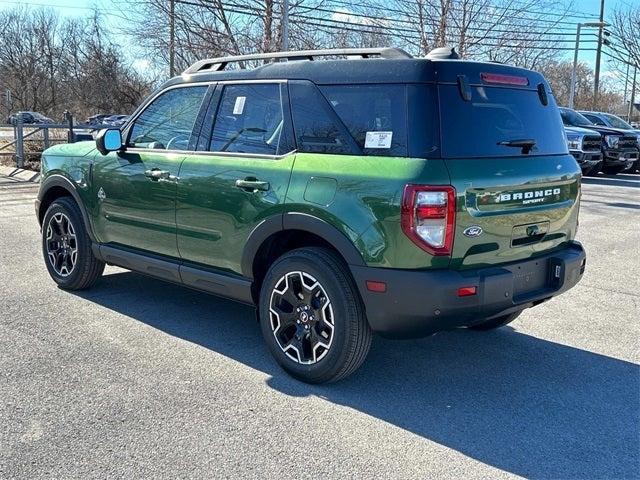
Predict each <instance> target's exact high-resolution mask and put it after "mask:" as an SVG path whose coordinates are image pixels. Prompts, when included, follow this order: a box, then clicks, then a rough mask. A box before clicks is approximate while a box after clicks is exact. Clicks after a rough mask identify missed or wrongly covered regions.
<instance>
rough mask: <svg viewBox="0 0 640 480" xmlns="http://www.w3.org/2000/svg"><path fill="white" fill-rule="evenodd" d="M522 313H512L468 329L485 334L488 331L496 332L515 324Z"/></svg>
mask: <svg viewBox="0 0 640 480" xmlns="http://www.w3.org/2000/svg"><path fill="white" fill-rule="evenodd" d="M521 313H522V310H520V311H519V312H515V313H511V314H509V315H503V316H502V317H497V318H492V319H491V320H487V321H486V322H482V323H478V324H476V325H471V326H469V327H468V328H469V329H470V330H479V331H483V332H484V331H487V330H494V329H496V328H500V327H504V326H505V325H507V324H509V323H511V322H513V321H514V320H515V319H516V318H518V317H519V316H520V314H521Z"/></svg>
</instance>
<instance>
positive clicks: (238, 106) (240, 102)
mask: <svg viewBox="0 0 640 480" xmlns="http://www.w3.org/2000/svg"><path fill="white" fill-rule="evenodd" d="M246 101H247V97H236V103H235V105H234V106H233V114H234V115H242V112H244V102H246Z"/></svg>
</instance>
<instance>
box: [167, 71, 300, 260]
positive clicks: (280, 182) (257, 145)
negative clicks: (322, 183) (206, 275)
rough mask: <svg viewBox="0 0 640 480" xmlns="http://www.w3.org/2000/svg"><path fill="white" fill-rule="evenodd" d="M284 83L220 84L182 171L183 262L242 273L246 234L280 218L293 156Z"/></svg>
mask: <svg viewBox="0 0 640 480" xmlns="http://www.w3.org/2000/svg"><path fill="white" fill-rule="evenodd" d="M288 106H289V101H288V95H287V84H286V82H284V81H282V82H278V81H268V82H261V81H260V82H255V81H252V82H240V83H239V82H229V83H221V84H219V85H218V87H217V89H216V94H215V95H214V98H213V100H212V102H211V105H210V107H209V110H208V112H207V115H206V117H207V119H208V124H207V123H206V121H207V120H205V126H204V127H203V131H202V135H201V138H200V141H199V142H198V151H197V152H195V153H193V154H189V155H187V157H186V158H185V160H184V162H183V163H182V167H181V169H180V174H179V175H180V182H179V184H178V192H177V194H178V195H177V210H176V221H177V228H178V248H179V250H180V255H181V257H182V258H183V259H184V260H186V261H188V262H192V263H198V264H202V265H207V266H212V267H216V268H220V269H224V270H228V271H231V272H235V273H241V259H242V251H243V248H244V245H245V244H246V240H247V238H248V237H249V234H250V233H251V232H252V231H253V229H254V228H255V227H256V226H257V225H258V224H259V223H261V222H262V221H263V220H264V219H266V218H268V217H271V216H274V215H276V216H277V215H279V214H281V213H282V210H283V205H284V202H285V195H286V192H287V187H288V185H289V179H290V176H291V169H292V167H293V161H294V157H295V153H294V147H293V135H292V127H291V120H290V113H289V107H288Z"/></svg>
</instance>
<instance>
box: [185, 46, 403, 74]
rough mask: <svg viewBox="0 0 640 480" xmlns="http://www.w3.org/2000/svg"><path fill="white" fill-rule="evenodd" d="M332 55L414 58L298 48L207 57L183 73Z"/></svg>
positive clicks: (384, 51) (379, 51)
mask: <svg viewBox="0 0 640 480" xmlns="http://www.w3.org/2000/svg"><path fill="white" fill-rule="evenodd" d="M332 56H359V57H361V58H370V57H378V58H389V59H393V58H395V59H397V58H413V57H412V56H411V55H410V54H408V53H407V52H405V51H404V50H402V49H401V48H390V47H387V48H339V49H327V50H298V51H291V52H273V53H256V54H253V55H238V56H234V57H219V58H206V59H204V60H199V61H197V62H196V63H194V64H193V65H191V66H190V67H189V68H187V69H186V70H185V71H184V72H182V74H183V75H189V74H193V73H198V72H203V71H207V70H212V71H214V72H219V71H221V70H224V69H225V68H226V67H227V65H228V64H229V63H237V62H247V61H252V60H277V61H279V60H313V59H314V58H317V57H332Z"/></svg>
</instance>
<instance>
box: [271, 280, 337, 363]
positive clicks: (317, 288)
mask: <svg viewBox="0 0 640 480" xmlns="http://www.w3.org/2000/svg"><path fill="white" fill-rule="evenodd" d="M269 318H270V321H271V330H272V332H273V335H274V337H275V339H276V342H277V343H278V346H279V347H280V349H281V350H282V351H283V352H284V353H285V355H287V356H288V357H289V358H290V359H291V360H293V361H295V362H297V363H300V364H307V365H308V364H314V363H317V362H319V361H320V360H322V359H323V358H324V357H325V356H326V355H327V353H329V349H330V348H331V343H332V342H333V332H334V316H333V309H332V307H331V300H330V299H329V296H328V295H327V292H326V290H325V289H324V287H323V286H322V285H321V284H320V282H318V280H316V279H315V278H314V277H313V276H311V275H309V274H308V273H306V272H300V271H295V272H289V273H287V274H285V275H283V276H282V277H280V279H279V280H278V281H277V282H276V284H275V287H274V288H273V291H272V292H271V299H270V302H269Z"/></svg>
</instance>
